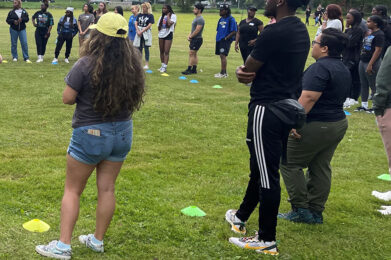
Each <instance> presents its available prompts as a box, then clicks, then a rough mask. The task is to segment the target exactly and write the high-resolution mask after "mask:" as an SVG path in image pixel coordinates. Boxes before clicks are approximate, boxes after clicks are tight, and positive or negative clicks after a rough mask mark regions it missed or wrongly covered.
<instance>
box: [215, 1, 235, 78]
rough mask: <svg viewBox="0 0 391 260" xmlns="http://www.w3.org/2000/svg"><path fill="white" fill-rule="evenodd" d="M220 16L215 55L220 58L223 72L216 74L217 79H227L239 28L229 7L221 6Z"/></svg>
mask: <svg viewBox="0 0 391 260" xmlns="http://www.w3.org/2000/svg"><path fill="white" fill-rule="evenodd" d="M220 16H221V18H220V19H219V21H218V23H217V29H216V31H217V34H216V51H215V54H216V55H219V56H220V60H221V71H220V72H219V73H217V74H215V78H226V77H228V74H227V56H228V53H229V49H230V48H231V43H232V42H233V41H234V40H235V36H236V32H237V31H238V26H237V24H236V21H235V18H233V17H232V16H231V9H230V8H229V6H228V5H221V6H220Z"/></svg>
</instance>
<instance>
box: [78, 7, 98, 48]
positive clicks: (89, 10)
mask: <svg viewBox="0 0 391 260" xmlns="http://www.w3.org/2000/svg"><path fill="white" fill-rule="evenodd" d="M83 11H84V13H83V14H81V15H79V19H78V20H77V27H78V28H79V48H80V47H81V46H82V44H83V41H85V40H86V39H87V38H88V37H89V34H90V29H89V28H88V27H89V26H90V25H91V24H94V21H95V17H94V15H93V12H94V8H93V7H92V6H91V5H90V4H84V5H83Z"/></svg>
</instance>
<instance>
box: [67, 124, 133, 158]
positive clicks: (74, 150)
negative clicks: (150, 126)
mask: <svg viewBox="0 0 391 260" xmlns="http://www.w3.org/2000/svg"><path fill="white" fill-rule="evenodd" d="M132 135H133V122H132V120H130V121H122V122H110V123H103V124H96V125H88V126H82V127H77V128H75V129H73V133H72V138H71V142H70V144H69V147H68V151H67V152H68V154H69V155H70V156H72V157H73V158H74V159H76V160H77V161H79V162H82V163H86V164H92V165H93V164H98V163H99V162H101V161H103V160H107V161H112V162H123V161H124V160H125V159H126V156H127V154H128V153H129V151H130V148H131V146H132Z"/></svg>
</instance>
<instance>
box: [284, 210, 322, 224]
mask: <svg viewBox="0 0 391 260" xmlns="http://www.w3.org/2000/svg"><path fill="white" fill-rule="evenodd" d="M277 217H278V218H282V219H286V220H289V221H292V222H297V223H305V224H314V223H315V221H314V217H313V215H312V213H311V211H310V210H309V209H303V208H292V210H291V211H289V212H288V213H278V215H277Z"/></svg>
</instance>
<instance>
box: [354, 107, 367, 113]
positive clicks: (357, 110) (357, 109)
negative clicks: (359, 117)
mask: <svg viewBox="0 0 391 260" xmlns="http://www.w3.org/2000/svg"><path fill="white" fill-rule="evenodd" d="M367 110H368V108H365V107H362V106H359V107H356V109H355V110H354V112H366V111H367Z"/></svg>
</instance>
